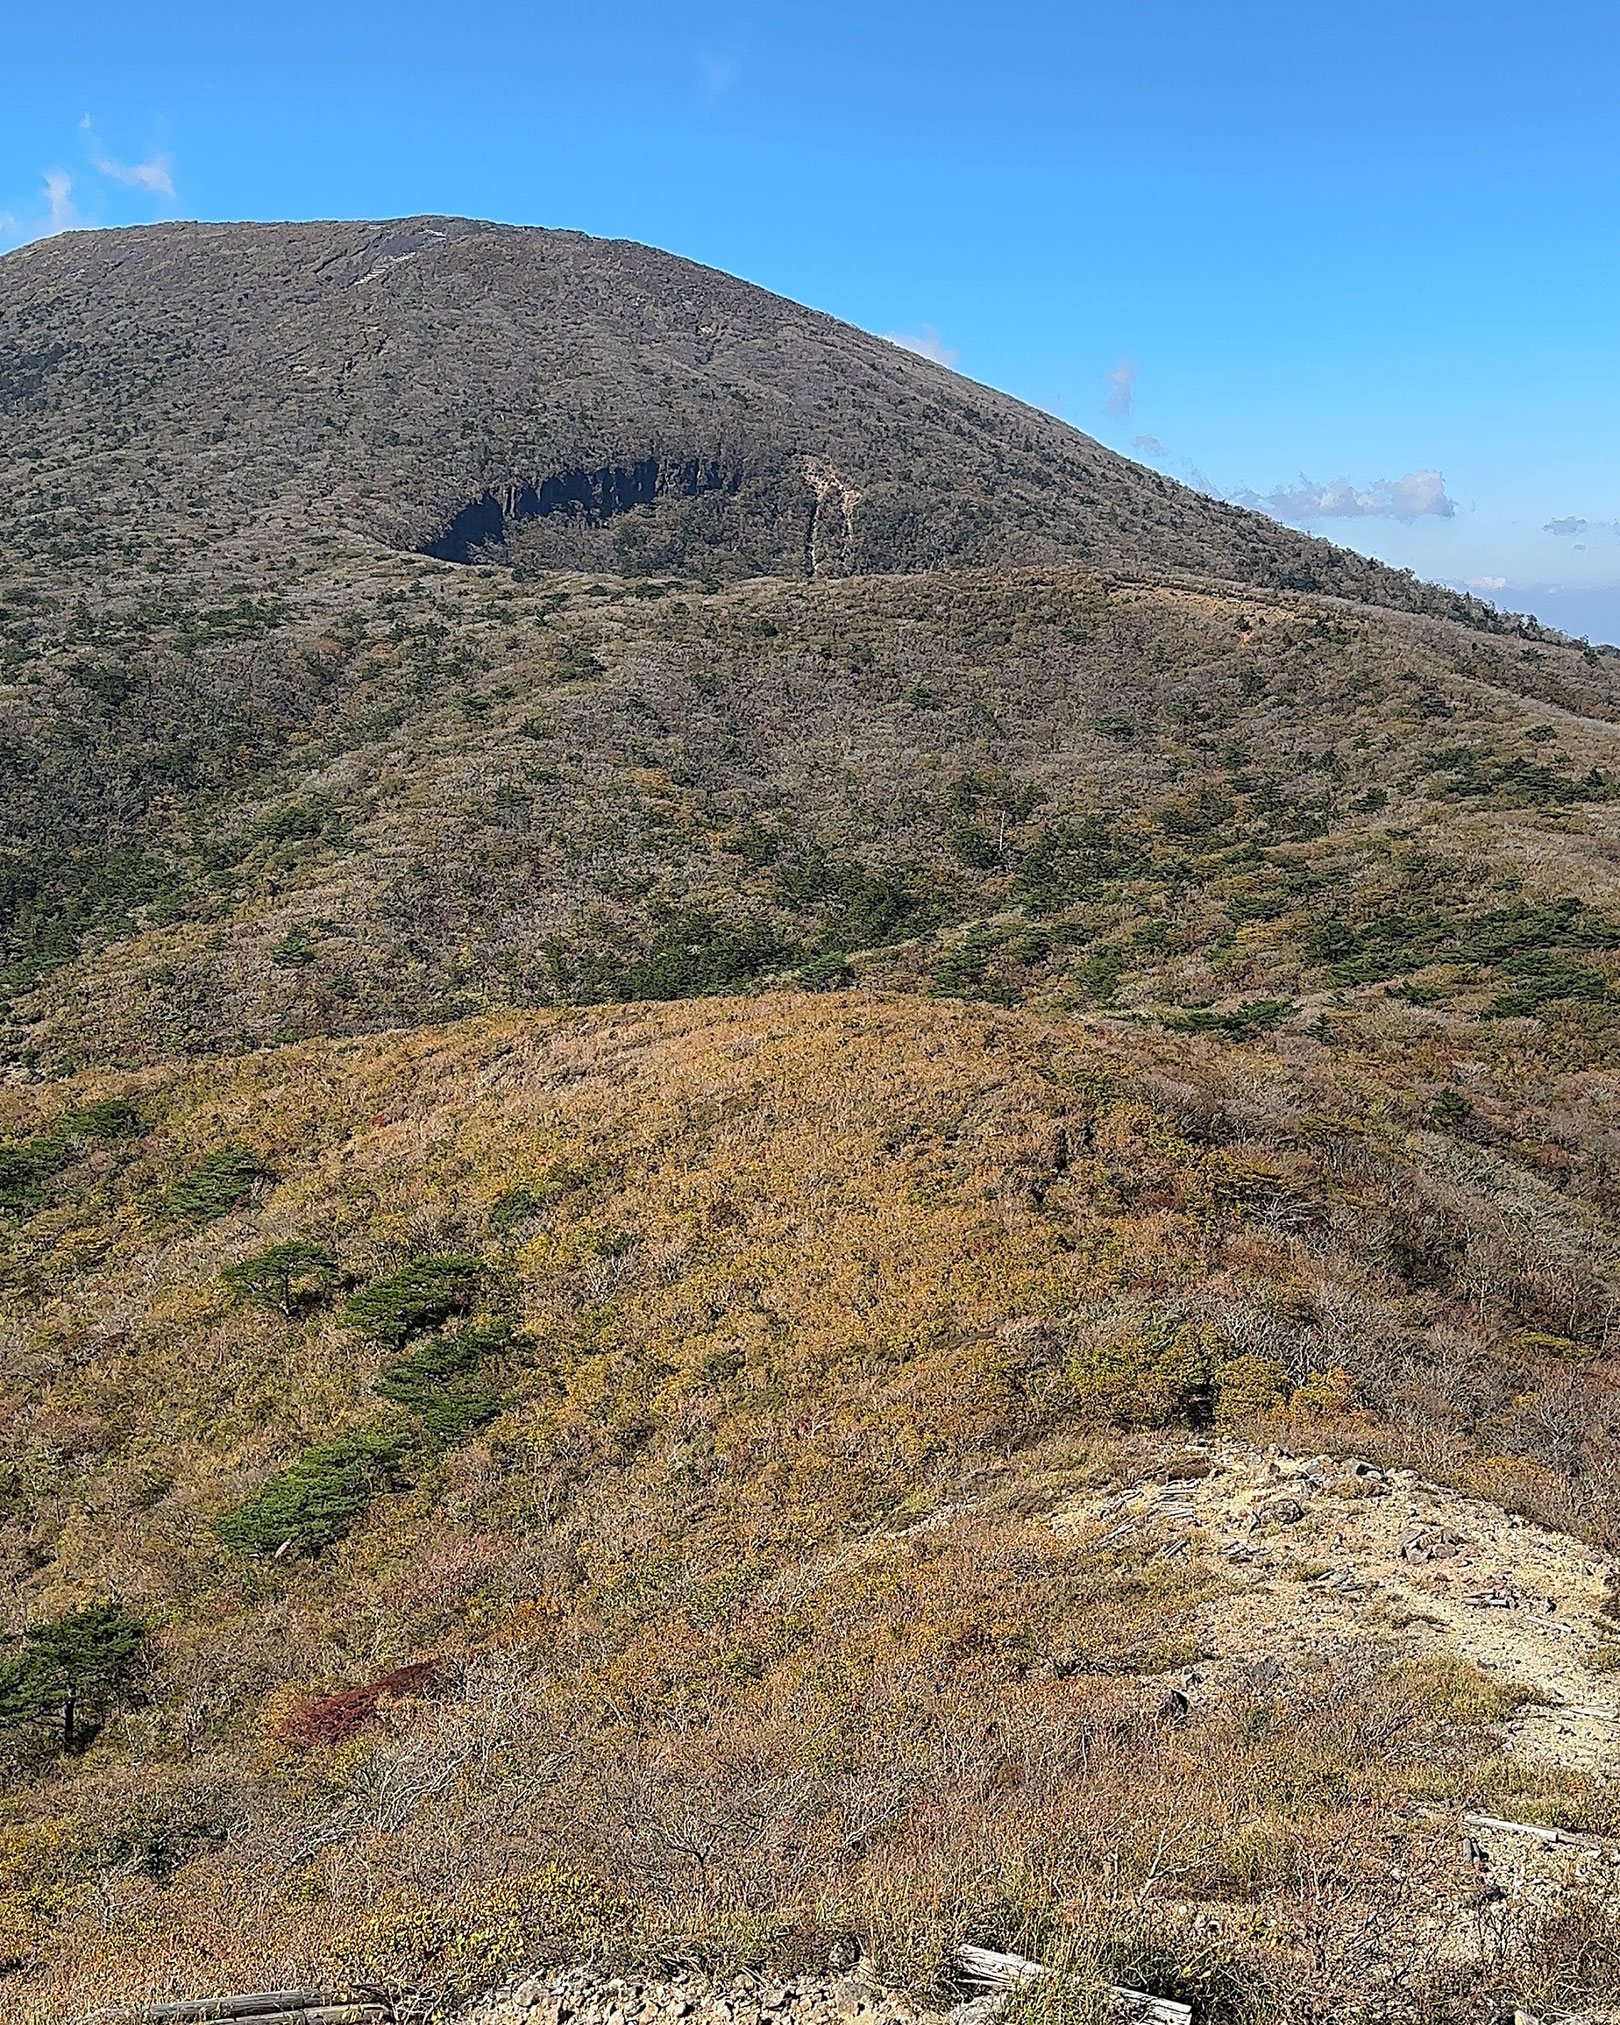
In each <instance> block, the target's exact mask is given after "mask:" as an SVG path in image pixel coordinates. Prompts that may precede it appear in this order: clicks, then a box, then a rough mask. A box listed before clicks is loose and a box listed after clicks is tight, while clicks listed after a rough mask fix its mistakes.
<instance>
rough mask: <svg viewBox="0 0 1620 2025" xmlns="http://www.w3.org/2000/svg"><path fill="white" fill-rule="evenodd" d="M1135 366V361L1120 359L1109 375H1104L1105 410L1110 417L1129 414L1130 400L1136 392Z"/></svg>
mask: <svg viewBox="0 0 1620 2025" xmlns="http://www.w3.org/2000/svg"><path fill="white" fill-rule="evenodd" d="M1137 371H1138V368H1137V364H1136V361H1135V359H1121V360H1120V362H1119V364H1118V365H1117V366H1115V368H1114V370H1113V371H1112V372H1111V373H1104V374H1103V379H1104V380H1105V381H1106V383H1107V386H1108V400H1107V404H1106V405H1107V408H1108V412H1109V414H1110V415H1118V416H1121V417H1123V416H1126V415H1128V414H1129V413H1130V412H1131V400H1132V398H1133V396H1134V395H1135V392H1136V375H1137Z"/></svg>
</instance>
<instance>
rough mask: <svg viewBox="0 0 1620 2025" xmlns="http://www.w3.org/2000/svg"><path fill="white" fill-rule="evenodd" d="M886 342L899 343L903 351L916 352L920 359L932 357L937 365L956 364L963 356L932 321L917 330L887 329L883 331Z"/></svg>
mask: <svg viewBox="0 0 1620 2025" xmlns="http://www.w3.org/2000/svg"><path fill="white" fill-rule="evenodd" d="M883 338H884V342H885V343H886V344H891V345H898V346H899V347H900V349H901V350H902V351H903V352H915V353H916V354H917V356H918V358H920V359H932V360H933V362H934V364H935V365H936V366H954V365H955V364H956V361H957V360H958V359H959V358H960V357H961V353H960V352H953V351H952V350H951V348H950V346H949V345H948V344H946V343H945V341H944V339H943V338H942V337H941V336H940V334H939V332H938V331H937V330H936V329H935V328H934V326H933V325H932V324H931V323H925V324H923V325H922V326H921V328H920V329H917V330H886V331H885V332H884V333H883Z"/></svg>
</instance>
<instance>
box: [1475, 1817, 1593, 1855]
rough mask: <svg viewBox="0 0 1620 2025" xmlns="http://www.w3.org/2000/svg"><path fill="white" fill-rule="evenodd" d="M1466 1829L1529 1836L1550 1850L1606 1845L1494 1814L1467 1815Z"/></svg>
mask: <svg viewBox="0 0 1620 2025" xmlns="http://www.w3.org/2000/svg"><path fill="white" fill-rule="evenodd" d="M1463 1826H1464V1828H1483V1829H1484V1830H1485V1831H1486V1832H1487V1833H1488V1834H1489V1833H1491V1832H1493V1831H1494V1832H1495V1833H1496V1834H1498V1835H1528V1836H1529V1837H1530V1838H1531V1839H1532V1840H1533V1841H1535V1842H1544V1843H1546V1845H1547V1847H1548V1848H1549V1849H1552V1848H1555V1847H1556V1848H1564V1849H1602V1848H1604V1847H1605V1846H1606V1845H1605V1844H1604V1843H1603V1841H1602V1840H1601V1839H1600V1838H1599V1837H1598V1836H1596V1835H1572V1834H1571V1833H1570V1832H1569V1830H1568V1829H1567V1828H1548V1827H1547V1826H1546V1825H1545V1824H1544V1823H1542V1822H1540V1821H1502V1820H1500V1819H1498V1817H1497V1816H1496V1815H1494V1814H1465V1815H1464V1816H1463Z"/></svg>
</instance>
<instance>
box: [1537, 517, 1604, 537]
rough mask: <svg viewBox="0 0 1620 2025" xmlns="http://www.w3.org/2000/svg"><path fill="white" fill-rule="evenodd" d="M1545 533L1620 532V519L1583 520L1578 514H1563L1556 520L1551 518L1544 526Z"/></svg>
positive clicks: (1543, 531)
mask: <svg viewBox="0 0 1620 2025" xmlns="http://www.w3.org/2000/svg"><path fill="white" fill-rule="evenodd" d="M1541 531H1542V533H1543V534H1563V535H1575V534H1620V520H1582V519H1581V518H1580V516H1579V515H1578V514H1573V513H1566V514H1562V515H1560V516H1559V518H1557V519H1556V520H1549V521H1548V522H1547V523H1546V525H1545V526H1544V527H1543V528H1542V530H1541Z"/></svg>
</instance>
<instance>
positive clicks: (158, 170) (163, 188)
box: [93, 155, 174, 197]
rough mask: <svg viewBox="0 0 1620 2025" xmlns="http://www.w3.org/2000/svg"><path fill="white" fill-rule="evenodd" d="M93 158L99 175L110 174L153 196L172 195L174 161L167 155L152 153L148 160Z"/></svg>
mask: <svg viewBox="0 0 1620 2025" xmlns="http://www.w3.org/2000/svg"><path fill="white" fill-rule="evenodd" d="M93 159H94V162H95V168H96V173H97V175H99V176H110V177H111V178H112V180H113V181H114V182H115V183H125V184H127V185H128V186H129V188H130V189H132V190H150V191H151V192H152V194H153V195H154V196H155V197H172V196H173V195H174V162H173V161H172V159H171V158H170V157H169V156H168V155H154V156H153V157H152V159H151V161H149V162H115V161H114V160H113V159H112V158H111V156H110V155H96V156H95V157H94V158H93Z"/></svg>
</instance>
